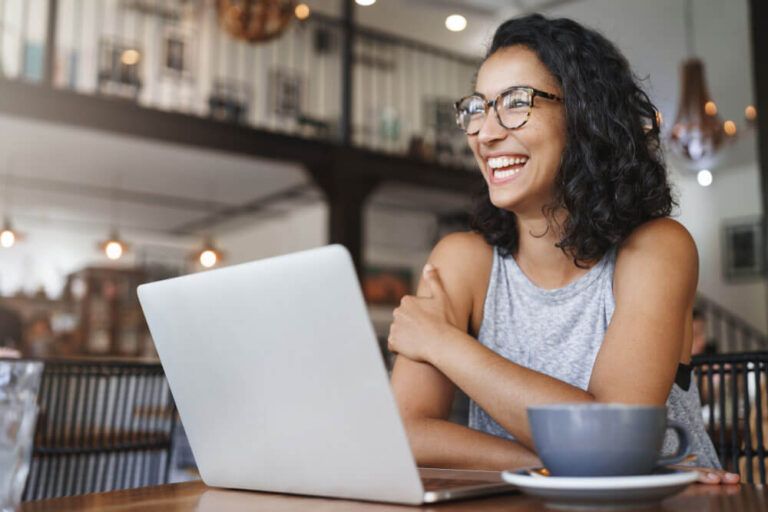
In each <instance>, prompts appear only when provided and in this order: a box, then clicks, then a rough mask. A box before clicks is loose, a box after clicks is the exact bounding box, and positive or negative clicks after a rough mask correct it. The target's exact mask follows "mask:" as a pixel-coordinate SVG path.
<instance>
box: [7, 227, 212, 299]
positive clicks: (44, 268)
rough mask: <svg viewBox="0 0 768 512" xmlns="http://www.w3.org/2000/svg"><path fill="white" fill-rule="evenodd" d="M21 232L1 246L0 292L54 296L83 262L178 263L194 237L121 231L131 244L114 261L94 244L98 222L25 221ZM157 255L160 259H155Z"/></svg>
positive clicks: (122, 264)
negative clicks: (9, 243)
mask: <svg viewBox="0 0 768 512" xmlns="http://www.w3.org/2000/svg"><path fill="white" fill-rule="evenodd" d="M22 233H26V238H25V239H23V240H21V241H19V243H17V244H16V245H15V246H13V247H11V248H10V249H2V250H0V295H3V296H8V295H14V294H16V293H18V292H24V293H26V294H31V293H34V292H37V291H38V290H39V289H43V290H44V291H45V293H46V295H47V296H48V297H51V298H56V297H59V296H60V294H61V292H62V291H63V288H64V284H65V282H66V278H67V276H68V275H69V274H70V273H72V272H76V271H78V270H80V269H82V268H84V267H87V266H104V267H108V266H115V267H131V266H133V265H135V264H136V263H138V262H141V261H143V260H145V258H146V257H147V256H148V255H150V254H151V255H154V256H153V258H154V259H153V261H155V262H156V261H165V262H168V261H171V262H175V264H177V265H183V263H184V259H185V257H186V256H187V255H188V254H189V253H191V252H192V251H193V250H194V249H195V248H196V244H197V243H198V242H197V241H196V240H192V239H184V238H171V237H168V236H165V235H157V234H153V233H147V232H132V231H124V232H122V233H121V236H122V238H123V239H125V240H126V241H128V242H129V243H130V244H131V250H130V251H129V252H128V253H126V254H125V255H124V257H123V258H121V259H120V260H119V261H117V262H113V261H110V260H109V259H107V257H106V256H105V255H104V253H103V252H101V251H100V249H99V247H98V246H99V244H100V243H101V242H103V241H104V239H105V237H106V232H105V230H104V229H103V227H101V226H97V227H94V228H91V227H89V226H83V225H81V226H77V225H71V224H70V225H67V224H61V223H58V222H56V221H55V220H53V221H51V222H49V223H42V222H30V221H28V222H26V223H25V224H24V226H23V228H22ZM158 258H159V259H158Z"/></svg>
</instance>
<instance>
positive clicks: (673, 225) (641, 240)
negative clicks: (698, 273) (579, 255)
mask: <svg viewBox="0 0 768 512" xmlns="http://www.w3.org/2000/svg"><path fill="white" fill-rule="evenodd" d="M697 254H698V253H697V251H696V242H694V240H693V237H692V236H691V234H690V233H689V232H688V230H687V229H685V226H683V225H682V224H680V223H679V222H678V221H676V220H674V219H670V218H669V217H664V218H660V219H654V220H650V221H648V222H646V223H644V224H641V225H640V226H638V227H637V228H635V230H634V231H632V233H631V234H630V235H629V236H628V237H627V239H626V240H625V241H624V243H623V244H622V245H621V247H620V248H619V254H618V257H619V258H622V257H623V258H624V259H634V258H636V257H654V256H656V257H663V258H674V259H676V260H680V259H683V260H691V259H693V260H694V261H695V260H697V259H698V256H697Z"/></svg>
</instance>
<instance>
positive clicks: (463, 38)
mask: <svg viewBox="0 0 768 512" xmlns="http://www.w3.org/2000/svg"><path fill="white" fill-rule="evenodd" d="M758 3H759V2H756V1H754V2H751V3H750V2H749V1H747V0H734V1H729V2H722V1H720V0H688V1H686V0H648V1H644V2H636V1H631V0H516V1H514V0H408V1H405V0H378V1H371V0H367V1H364V0H358V1H356V2H352V1H351V0H343V1H342V0H312V1H307V2H303V3H301V2H291V1H281V0H252V1H251V0H249V1H246V0H239V1H238V0H217V1H214V0H0V214H1V215H2V221H3V226H2V228H3V231H2V233H1V234H0V245H2V248H0V295H1V296H2V298H1V299H0V336H2V340H0V342H1V343H0V344H1V345H4V346H8V347H15V348H17V349H19V350H21V351H22V353H24V354H26V355H29V356H35V357H51V356H55V357H72V356H100V357H101V356H118V357H144V358H147V357H148V358H153V357H155V352H154V347H153V344H152V340H151V338H150V336H149V333H148V331H147V327H146V324H145V322H144V319H143V317H142V315H141V311H140V308H139V304H138V301H137V298H136V293H135V289H136V286H137V285H138V284H140V283H143V282H147V281H152V280H156V279H161V278H166V277H171V276H177V275H181V274H185V273H189V272H198V271H204V270H205V269H207V268H215V267H220V266H223V265H231V264H236V263H241V262H245V261H249V260H253V259H257V258H263V257H267V256H273V255H277V254H282V253H286V252H290V251H296V250H301V249H307V248H311V247H317V246H320V245H323V244H326V243H329V242H338V243H343V244H345V245H346V246H347V247H348V248H349V249H350V251H351V252H352V254H353V257H354V259H355V262H356V264H357V265H358V270H359V272H360V275H361V279H362V281H363V285H364V289H365V293H366V298H367V300H368V302H369V304H370V310H371V313H372V318H373V320H374V323H375V326H376V329H377V332H378V334H379V336H380V337H381V338H382V340H383V339H385V338H386V335H387V328H388V326H389V322H390V313H391V310H392V308H393V307H394V305H396V304H397V302H398V301H399V298H400V297H401V296H402V295H403V294H404V293H410V292H412V291H413V290H414V286H415V284H416V282H417V279H418V276H419V271H420V269H421V266H422V265H423V264H424V262H425V260H426V257H427V255H428V254H429V251H430V249H431V248H432V246H433V245H434V244H435V242H436V241H437V240H438V239H439V238H440V237H441V236H444V235H445V234H446V233H448V232H451V231H454V230H462V229H467V227H468V212H469V210H470V205H471V201H472V194H473V191H474V190H476V189H477V187H478V185H479V184H480V176H479V173H478V172H477V170H476V169H475V164H474V161H473V158H472V155H471V153H470V152H469V151H468V149H467V146H466V141H465V137H464V135H463V134H462V132H461V131H460V130H458V129H457V128H456V126H455V122H454V117H453V110H452V109H453V107H452V104H453V102H454V101H455V100H456V99H458V98H459V97H461V96H463V95H466V94H468V93H469V92H471V91H472V90H473V89H472V86H473V77H474V74H475V72H476V70H477V67H478V65H479V63H480V62H481V59H482V56H483V54H484V51H485V48H486V46H487V44H488V42H489V39H490V37H491V35H492V34H493V31H494V29H495V28H496V27H497V26H498V25H499V24H500V23H501V22H502V21H504V20H505V19H507V18H509V17H512V16H517V15H522V14H528V13H532V12H542V13H544V14H547V15H549V16H565V17H570V18H573V19H576V20H578V21H580V22H582V23H585V24H587V25H589V26H590V27H593V28H596V29H598V30H599V31H601V32H602V33H603V34H605V35H606V36H607V37H608V38H609V39H611V40H612V41H614V42H615V43H616V44H617V45H618V46H619V47H620V49H621V50H622V51H623V52H624V53H625V55H626V56H627V58H628V59H629V61H630V63H631V65H632V66H633V68H634V71H635V73H636V75H637V76H638V77H639V78H641V79H642V80H643V83H644V85H645V87H646V89H647V91H648V93H649V94H650V96H651V98H652V100H653V101H654V103H655V104H656V105H657V107H658V109H659V118H660V120H661V121H662V130H663V133H664V138H665V146H666V149H667V154H668V164H669V173H670V176H671V179H672V181H673V183H674V186H675V191H676V194H677V197H678V200H679V208H678V209H677V210H676V212H675V216H676V218H678V219H679V220H680V221H681V222H682V223H683V224H684V225H685V226H686V227H687V228H688V229H689V230H690V231H691V233H692V234H693V236H694V238H695V239H696V243H697V245H698V248H699V253H700V265H701V267H700V281H699V284H700V294H701V304H702V307H703V309H704V310H706V312H707V314H708V315H709V318H710V321H709V322H708V327H707V329H708V334H707V336H708V337H709V338H711V342H712V343H714V344H716V345H718V346H719V349H720V350H722V351H734V350H735V351H738V350H752V349H757V348H760V347H765V346H766V345H765V334H764V333H765V332H766V328H767V327H768V316H767V315H766V294H767V292H768V290H766V280H765V243H764V239H765V237H764V233H765V228H764V223H763V205H764V200H765V195H764V193H763V192H762V190H763V188H762V187H763V186H764V185H763V184H762V183H763V181H764V178H761V164H760V162H759V157H758V152H757V147H758V144H757V140H758V133H759V132H758V129H757V127H758V124H759V114H761V112H759V110H760V108H759V104H758V103H759V102H758V97H757V94H756V85H755V84H759V83H760V82H759V81H756V78H755V77H756V76H758V75H756V73H757V72H759V71H760V70H759V69H757V70H756V69H755V63H756V62H762V63H763V65H765V62H766V57H765V55H764V54H763V55H762V57H761V56H760V55H756V54H754V52H753V46H752V45H753V43H752V41H753V38H755V40H757V39H756V38H757V37H758V36H756V35H755V34H756V33H757V32H758V31H759V27H760V26H762V28H763V29H764V30H763V31H765V29H766V28H768V27H766V24H767V23H768V22H766V20H765V19H762V18H761V19H756V17H755V16H753V14H752V13H753V12H754V11H755V9H756V7H755V5H757V4H758ZM760 24H762V25H760ZM762 51H763V52H765V49H764V48H763V49H762ZM695 58H697V59H699V60H698V61H697V62H699V64H700V65H694V66H693V67H691V59H695ZM760 59H762V60H760ZM685 63H688V68H687V69H688V71H686V72H685V73H683V66H684V64H685ZM697 66H698V67H697ZM697 70H698V71H697ZM762 73H763V76H765V74H766V70H765V69H762ZM765 80H766V79H765V78H763V81H762V85H760V86H759V87H760V88H761V92H762V94H763V97H762V98H761V101H762V102H763V104H765V102H766V101H768V100H767V99H766V98H765V97H764V95H765V94H766V87H768V86H767V85H766V82H765ZM702 112H703V114H702ZM702 116H703V117H702ZM686 123H687V124H686ZM697 123H698V124H697ZM676 125H679V126H681V127H682V128H681V129H685V128H687V129H688V133H694V134H695V136H694V137H693V138H692V139H691V138H689V139H688V141H687V142H682V141H681V139H680V137H679V132H676V131H675V128H674V127H675V126H676ZM697 130H698V131H697ZM675 134H677V135H675ZM763 140H765V135H763ZM767 158H768V156H765V155H764V156H763V159H764V161H763V164H762V169H763V174H764V173H765V170H766V166H767V165H768V162H766V161H765V159H767ZM254 293H258V291H257V290H255V291H254ZM214 343H215V340H214Z"/></svg>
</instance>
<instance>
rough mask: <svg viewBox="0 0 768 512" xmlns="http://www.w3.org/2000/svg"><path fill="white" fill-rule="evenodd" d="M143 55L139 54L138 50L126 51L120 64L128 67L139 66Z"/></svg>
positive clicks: (121, 57)
mask: <svg viewBox="0 0 768 512" xmlns="http://www.w3.org/2000/svg"><path fill="white" fill-rule="evenodd" d="M140 57H141V55H140V54H139V52H138V50H133V49H130V50H125V51H124V52H123V54H122V55H121V56H120V62H122V63H123V64H125V65H126V66H133V65H135V64H138V62H139V58H140Z"/></svg>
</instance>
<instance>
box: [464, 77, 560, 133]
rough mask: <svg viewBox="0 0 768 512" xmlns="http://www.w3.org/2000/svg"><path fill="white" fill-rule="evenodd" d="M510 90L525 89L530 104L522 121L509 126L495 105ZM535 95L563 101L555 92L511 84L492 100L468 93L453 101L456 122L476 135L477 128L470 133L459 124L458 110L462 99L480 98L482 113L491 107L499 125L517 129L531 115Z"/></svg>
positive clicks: (486, 112) (478, 131)
mask: <svg viewBox="0 0 768 512" xmlns="http://www.w3.org/2000/svg"><path fill="white" fill-rule="evenodd" d="M512 91H525V92H527V93H528V95H529V96H530V98H531V104H530V105H529V106H528V112H527V113H526V114H525V119H523V122H522V123H520V124H519V125H517V126H512V127H510V126H507V125H505V124H504V123H503V122H502V120H501V116H500V115H499V110H498V109H497V107H496V105H498V104H499V100H500V99H501V97H502V96H504V95H505V94H508V93H510V92H512ZM536 96H540V97H542V98H544V99H547V100H552V101H559V102H562V101H563V98H561V97H560V96H557V95H555V94H552V93H549V92H545V91H542V90H539V89H535V88H533V87H528V86H526V85H513V86H512V87H509V88H507V89H504V90H503V91H501V92H500V93H499V94H498V96H496V98H494V99H492V100H487V99H485V96H483V95H481V94H470V95H469V96H464V97H463V98H461V99H460V100H458V101H457V102H455V103H454V104H453V107H454V110H456V124H457V125H458V127H459V128H460V129H461V131H463V132H464V133H466V134H467V135H477V134H478V133H480V130H479V129H478V130H477V131H476V132H472V133H470V132H468V131H466V130H465V129H464V127H463V126H462V125H461V113H460V112H459V105H460V104H461V102H463V101H464V100H466V99H468V98H480V99H481V100H482V101H483V106H484V107H485V114H484V115H486V116H487V115H488V109H489V108H491V107H493V112H494V113H495V114H496V120H497V121H499V124H500V125H501V126H503V127H504V128H506V129H507V130H517V129H518V128H521V127H522V126H523V125H524V124H525V123H527V122H528V119H529V118H530V117H531V110H533V107H534V98H536Z"/></svg>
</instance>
